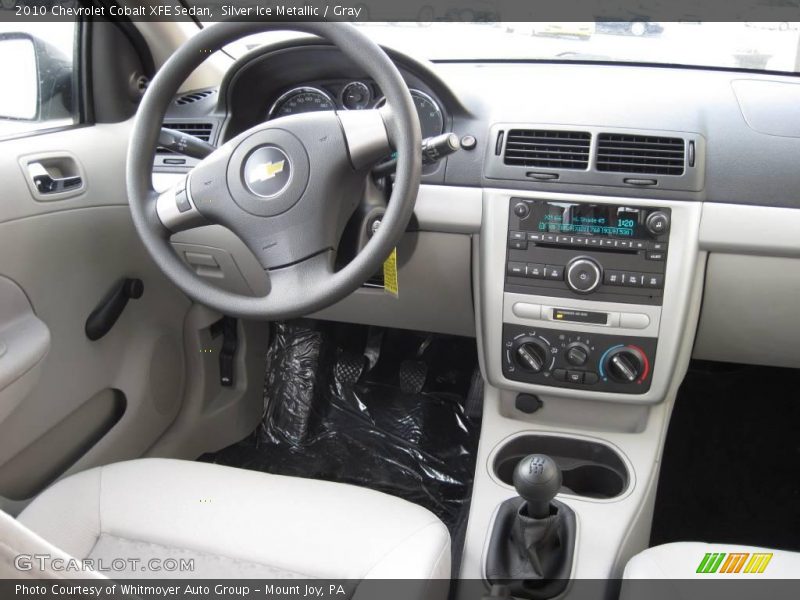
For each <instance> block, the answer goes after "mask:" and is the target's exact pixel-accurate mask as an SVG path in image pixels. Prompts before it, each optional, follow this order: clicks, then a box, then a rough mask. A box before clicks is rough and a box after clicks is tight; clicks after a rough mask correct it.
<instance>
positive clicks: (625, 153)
mask: <svg viewBox="0 0 800 600" xmlns="http://www.w3.org/2000/svg"><path fill="white" fill-rule="evenodd" d="M685 145H686V144H685V142H684V140H683V139H682V138H672V137H656V136H644V135H627V134H619V133H601V134H599V135H598V136H597V170H598V171H610V172H614V173H640V174H643V175H683V171H684V168H685V156H684V155H685V150H684V147H685Z"/></svg>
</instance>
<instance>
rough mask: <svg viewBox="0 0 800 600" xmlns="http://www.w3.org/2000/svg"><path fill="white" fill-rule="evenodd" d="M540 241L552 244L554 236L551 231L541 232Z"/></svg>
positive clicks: (554, 239)
mask: <svg viewBox="0 0 800 600" xmlns="http://www.w3.org/2000/svg"><path fill="white" fill-rule="evenodd" d="M542 241H543V242H548V243H550V244H554V243H555V241H556V236H555V234H553V233H543V234H542Z"/></svg>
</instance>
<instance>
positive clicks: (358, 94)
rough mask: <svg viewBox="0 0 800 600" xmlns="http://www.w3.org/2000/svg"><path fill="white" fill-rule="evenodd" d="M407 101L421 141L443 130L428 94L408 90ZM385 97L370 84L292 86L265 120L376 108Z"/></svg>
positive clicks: (437, 108) (436, 107)
mask: <svg viewBox="0 0 800 600" xmlns="http://www.w3.org/2000/svg"><path fill="white" fill-rule="evenodd" d="M409 91H410V93H411V98H412V100H413V101H414V107H415V108H416V109H417V115H418V116H419V121H420V128H421V130H422V137H423V139H424V138H426V137H432V136H435V135H439V134H440V133H442V132H443V131H444V114H443V112H442V108H441V106H440V105H439V103H438V102H437V101H436V100H435V99H434V98H433V97H432V96H431V95H430V94H428V93H426V92H423V91H421V90H418V89H413V88H411V89H410V90H409ZM385 103H386V98H385V97H384V96H383V94H382V93H381V91H380V89H379V88H378V86H377V85H376V84H375V83H374V82H372V81H366V80H355V81H335V82H326V83H324V84H309V85H301V86H296V87H292V88H290V89H288V90H286V91H284V92H283V93H282V94H280V95H279V96H278V97H277V98H276V99H275V100H274V101H273V102H272V104H271V105H270V107H269V109H268V110H267V115H266V118H267V120H269V119H277V118H280V117H286V116H289V115H296V114H300V113H306V112H314V111H321V110H364V109H369V108H380V107H381V106H383V105H384V104H385Z"/></svg>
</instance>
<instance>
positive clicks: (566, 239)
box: [556, 235, 572, 244]
mask: <svg viewBox="0 0 800 600" xmlns="http://www.w3.org/2000/svg"><path fill="white" fill-rule="evenodd" d="M556 243H558V244H571V243H572V236H571V235H557V236H556Z"/></svg>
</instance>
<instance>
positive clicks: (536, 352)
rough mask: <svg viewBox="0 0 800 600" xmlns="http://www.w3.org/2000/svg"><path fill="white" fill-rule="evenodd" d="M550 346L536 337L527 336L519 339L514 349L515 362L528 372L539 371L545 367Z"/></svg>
mask: <svg viewBox="0 0 800 600" xmlns="http://www.w3.org/2000/svg"><path fill="white" fill-rule="evenodd" d="M549 356H550V348H548V347H547V346H546V345H545V344H544V343H543V342H541V341H539V340H538V339H536V338H532V337H528V338H523V339H522V340H520V341H519V342H518V343H517V345H516V348H515V350H514V359H515V360H516V361H517V364H518V365H519V366H520V367H521V368H522V369H523V370H524V371H528V372H530V373H541V372H542V371H544V370H546V369H547V361H548V359H549Z"/></svg>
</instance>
